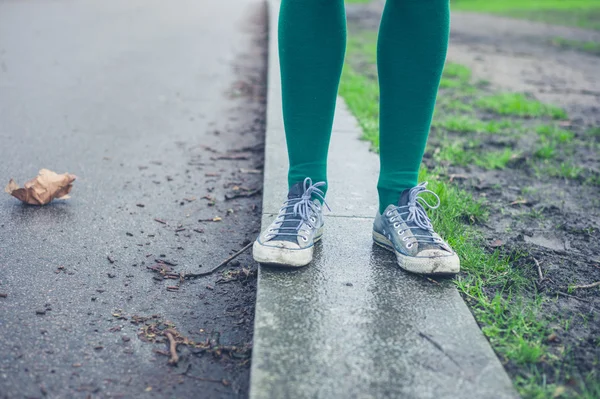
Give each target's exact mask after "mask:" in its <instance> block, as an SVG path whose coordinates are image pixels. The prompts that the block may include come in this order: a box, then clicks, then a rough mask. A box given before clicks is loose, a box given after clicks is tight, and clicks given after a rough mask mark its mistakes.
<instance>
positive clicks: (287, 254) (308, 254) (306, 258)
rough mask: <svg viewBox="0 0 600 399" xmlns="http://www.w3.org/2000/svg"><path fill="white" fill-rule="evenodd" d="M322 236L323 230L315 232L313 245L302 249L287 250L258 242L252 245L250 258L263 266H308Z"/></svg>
mask: <svg viewBox="0 0 600 399" xmlns="http://www.w3.org/2000/svg"><path fill="white" fill-rule="evenodd" d="M322 236H323V229H322V228H321V229H319V231H317V235H315V238H314V243H313V245H311V246H310V247H308V248H304V249H289V248H283V247H275V246H267V245H262V244H260V243H259V242H258V240H256V241H254V244H253V245H252V257H253V258H254V260H255V261H257V262H258V263H260V264H261V265H264V266H274V267H287V268H297V267H303V266H306V265H308V264H309V263H310V262H312V259H313V253H314V249H315V244H317V243H318V242H319V241H320V240H321V237H322Z"/></svg>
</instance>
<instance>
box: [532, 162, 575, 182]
mask: <svg viewBox="0 0 600 399" xmlns="http://www.w3.org/2000/svg"><path fill="white" fill-rule="evenodd" d="M535 169H536V175H537V176H538V177H539V178H540V179H542V178H547V177H562V178H565V179H577V178H579V177H580V176H581V174H582V172H583V168H582V167H580V166H577V165H573V164H572V163H571V162H569V161H566V162H561V163H556V162H554V163H552V162H548V160H545V161H544V162H543V163H542V164H541V165H539V166H537V167H536V168H535Z"/></svg>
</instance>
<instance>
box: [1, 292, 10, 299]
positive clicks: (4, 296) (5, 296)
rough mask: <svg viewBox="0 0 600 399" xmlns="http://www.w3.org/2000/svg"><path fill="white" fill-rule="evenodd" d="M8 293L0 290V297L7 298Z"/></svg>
mask: <svg viewBox="0 0 600 399" xmlns="http://www.w3.org/2000/svg"><path fill="white" fill-rule="evenodd" d="M7 297H8V294H5V293H4V292H0V298H7Z"/></svg>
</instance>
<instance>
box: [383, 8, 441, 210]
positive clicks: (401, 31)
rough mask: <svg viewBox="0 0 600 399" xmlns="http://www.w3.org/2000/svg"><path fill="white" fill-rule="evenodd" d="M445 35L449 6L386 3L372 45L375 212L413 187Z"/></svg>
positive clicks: (431, 107) (427, 128)
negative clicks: (376, 92)
mask: <svg viewBox="0 0 600 399" xmlns="http://www.w3.org/2000/svg"><path fill="white" fill-rule="evenodd" d="M449 30H450V11H449V1H448V0H387V3H386V5H385V9H384V12H383V17H382V20H381V25H380V28H379V37H378V43H377V65H378V67H377V68H378V74H379V89H380V107H381V109H380V120H379V129H380V138H379V145H380V163H381V171H380V175H379V182H378V184H377V190H378V192H379V210H380V212H383V210H384V209H385V208H386V207H387V206H388V205H389V204H396V203H398V199H399V195H400V193H401V192H402V190H404V189H406V188H409V187H413V186H415V185H416V184H417V179H418V175H419V167H420V164H421V160H422V158H423V153H424V151H425V144H426V143H427V136H428V134H429V128H430V125H431V118H432V116H433V109H434V106H435V99H436V95H437V91H438V87H439V83H440V78H441V74H442V70H443V68H444V62H445V60H446V51H447V48H448V34H449Z"/></svg>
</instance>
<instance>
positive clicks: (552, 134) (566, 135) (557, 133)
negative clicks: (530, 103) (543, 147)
mask: <svg viewBox="0 0 600 399" xmlns="http://www.w3.org/2000/svg"><path fill="white" fill-rule="evenodd" d="M536 132H537V133H538V134H539V135H540V136H544V137H548V138H552V139H555V140H557V141H558V142H559V143H570V142H571V141H573V138H574V137H575V135H574V134H573V133H572V132H569V131H568V130H564V129H560V128H559V127H557V126H556V125H539V126H538V127H537V128H536Z"/></svg>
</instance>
